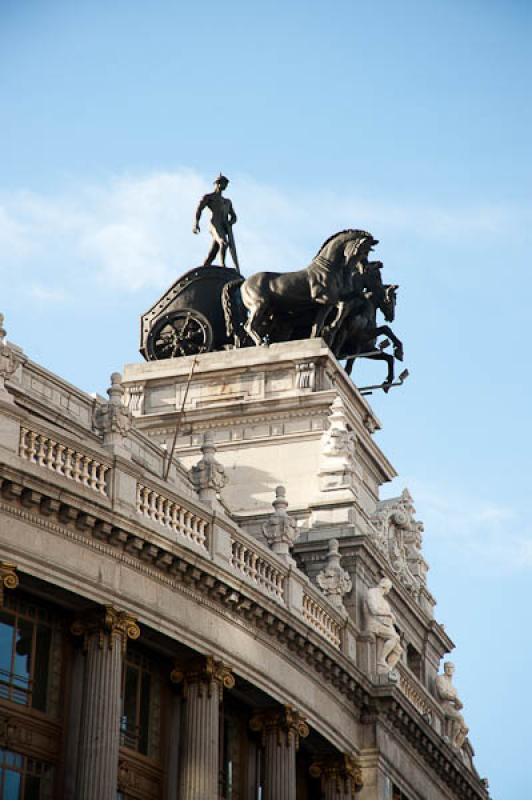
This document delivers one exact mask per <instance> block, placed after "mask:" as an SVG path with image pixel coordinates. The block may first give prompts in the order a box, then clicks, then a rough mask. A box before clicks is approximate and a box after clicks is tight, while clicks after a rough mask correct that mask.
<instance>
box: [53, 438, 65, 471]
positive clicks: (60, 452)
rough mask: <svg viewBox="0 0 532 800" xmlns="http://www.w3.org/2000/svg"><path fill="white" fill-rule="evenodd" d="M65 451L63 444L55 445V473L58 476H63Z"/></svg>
mask: <svg viewBox="0 0 532 800" xmlns="http://www.w3.org/2000/svg"><path fill="white" fill-rule="evenodd" d="M65 450H66V447H65V445H64V444H58V445H57V451H56V457H55V471H56V472H57V473H58V474H59V475H64V474H65V469H64V467H65Z"/></svg>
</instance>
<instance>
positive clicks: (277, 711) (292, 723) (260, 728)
mask: <svg viewBox="0 0 532 800" xmlns="http://www.w3.org/2000/svg"><path fill="white" fill-rule="evenodd" d="M249 727H250V728H251V730H252V731H255V732H262V738H263V743H264V741H265V738H266V734H267V733H269V732H271V731H274V732H275V734H276V736H277V744H278V745H282V744H285V745H286V746H288V745H290V744H292V743H293V744H294V745H295V748H296V750H297V749H298V747H299V740H300V739H306V737H307V736H308V735H309V733H310V729H309V726H308V725H307V721H306V719H305V717H304V716H303V715H302V714H300V712H299V711H296V709H295V708H294V707H293V706H290V705H285V706H283V707H282V708H273V709H268V710H267V711H261V712H259V713H258V714H255V715H254V716H253V717H252V718H251V720H250V722H249Z"/></svg>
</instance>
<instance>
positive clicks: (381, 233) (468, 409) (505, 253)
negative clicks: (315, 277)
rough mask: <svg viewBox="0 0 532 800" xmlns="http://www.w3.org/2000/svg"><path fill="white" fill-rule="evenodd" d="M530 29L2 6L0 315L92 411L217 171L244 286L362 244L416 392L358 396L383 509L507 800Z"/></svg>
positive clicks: (518, 527)
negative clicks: (252, 278) (388, 482)
mask: <svg viewBox="0 0 532 800" xmlns="http://www.w3.org/2000/svg"><path fill="white" fill-rule="evenodd" d="M531 23H532V7H531V6H530V4H529V3H528V2H524V1H523V2H517V1H516V0H507V2H504V3H503V2H501V1H498V0H483V2H480V1H478V2H476V1H475V0H468V2H463V0H462V2H454V0H446V2H443V1H442V2H431V1H430V0H426V1H425V2H409V1H408V0H403V1H402V2H401V3H397V2H373V3H364V4H362V3H358V2H356V0H350V2H343V1H342V0H332V1H331V2H330V3H328V4H325V3H322V2H321V3H318V2H314V0H306V2H301V1H300V0H293V1H292V2H286V1H285V2H283V3H281V2H276V1H274V2H269V3H268V4H258V3H253V2H249V0H248V2H246V3H244V2H240V0H235V1H234V2H233V3H231V4H220V3H213V2H210V0H205V1H204V2H202V3H201V4H197V3H184V2H169V0H166V1H164V0H151V2H150V3H145V2H140V1H138V0H127V2H126V1H125V0H114V2H112V3H109V2H102V1H100V0H91V2H85V0H76V2H75V3H72V2H66V0H63V1H61V0H46V1H45V0H26V1H25V2H20V0H2V2H1V3H0V99H1V103H0V122H1V124H0V152H1V153H2V162H1V183H0V256H1V259H0V277H1V279H2V286H3V291H2V300H1V304H0V305H1V308H0V310H1V311H3V312H4V313H5V314H6V325H7V328H8V334H9V336H10V337H11V338H12V340H13V341H16V342H17V343H19V344H20V345H21V346H23V347H24V349H25V351H26V353H27V354H28V355H29V356H30V357H31V358H34V359H35V360H38V361H40V362H41V363H43V364H44V365H45V366H47V367H48V368H50V369H52V370H54V371H55V372H57V373H59V374H60V375H62V376H64V377H65V378H67V379H69V380H71V381H72V382H73V383H75V384H77V385H79V386H81V387H82V388H83V389H86V390H87V391H95V390H96V391H99V392H103V391H104V390H105V388H106V386H107V384H108V376H109V374H110V373H111V372H112V371H114V370H116V369H120V368H121V366H122V364H124V363H126V362H129V361H134V360H136V359H137V358H138V355H137V347H138V341H137V337H138V317H139V314H140V313H141V312H142V311H144V310H145V309H146V308H147V307H149V306H150V305H151V303H152V302H153V300H154V299H155V298H156V297H157V296H158V295H159V294H160V293H161V291H162V290H164V289H165V288H166V286H167V284H169V283H171V282H172V281H173V280H174V279H175V277H176V276H177V275H178V274H180V273H181V272H183V271H185V270H186V269H188V268H190V267H191V266H194V265H195V264H197V263H200V262H201V260H202V259H203V258H204V256H205V253H206V250H207V247H208V238H207V235H206V233H205V231H203V233H202V235H200V236H199V237H194V236H192V233H191V226H192V219H193V213H194V207H195V204H196V202H197V199H198V198H199V196H200V195H201V193H202V192H203V191H204V190H205V189H207V188H208V186H209V184H210V182H211V181H212V179H213V178H214V176H215V175H216V174H217V173H218V172H219V170H223V171H224V173H225V174H227V175H229V177H230V178H231V181H232V182H231V186H230V190H231V191H230V192H229V194H230V196H231V197H232V199H233V201H234V204H235V207H236V210H237V213H238V215H239V222H238V226H237V228H235V236H236V238H237V245H238V247H239V253H240V258H241V263H242V265H243V268H244V271H245V272H247V273H248V274H249V273H251V272H253V271H257V270H259V269H264V268H272V269H273V268H275V269H280V270H288V269H295V268H297V267H300V266H303V265H304V264H306V263H307V262H308V260H309V258H310V257H311V256H312V255H313V254H314V252H315V250H316V249H317V247H318V246H319V245H320V243H321V242H322V241H323V240H324V239H325V238H326V237H327V236H328V235H329V234H331V233H332V232H334V231H335V230H340V229H342V228H344V227H347V226H349V227H363V228H368V229H369V230H371V231H372V232H373V233H374V235H375V236H376V237H377V238H378V239H380V242H381V244H380V245H379V248H378V255H379V257H380V258H381V259H382V260H383V261H384V263H385V275H386V278H387V280H389V281H390V282H396V283H399V284H400V290H399V304H398V309H397V320H396V323H395V330H396V332H397V333H398V335H399V336H401V338H403V340H404V342H405V352H406V365H407V366H408V368H409V370H410V372H411V378H410V379H409V381H408V383H407V384H406V385H405V387H404V388H402V389H401V390H397V391H395V392H393V393H390V395H389V396H387V397H380V396H376V397H374V398H373V403H374V406H375V408H376V411H377V413H378V414H379V416H380V418H381V420H382V422H383V430H382V431H381V432H380V433H379V434H378V440H379V443H380V445H381V447H382V448H383V449H384V451H385V452H386V453H387V454H388V455H389V457H390V458H391V460H392V462H393V463H394V464H395V466H396V468H397V469H398V471H399V473H400V478H399V479H398V480H397V481H396V482H395V485H394V486H392V487H386V489H385V492H386V494H390V493H397V494H398V493H399V492H400V490H401V489H402V487H403V486H404V485H408V486H409V488H410V490H411V492H412V494H413V495H414V499H415V501H416V507H417V511H418V516H419V518H421V519H423V520H424V522H425V549H426V554H427V557H428V559H429V561H430V563H431V567H432V569H431V572H430V576H429V577H430V585H431V588H432V590H433V592H434V594H435V595H436V597H437V599H438V607H437V616H438V619H439V620H440V621H442V622H444V623H445V625H446V627H447V630H448V631H449V633H450V634H451V636H452V637H453V638H454V640H455V641H456V643H457V649H456V650H455V652H454V653H453V656H452V657H453V660H454V661H455V662H456V664H457V673H456V683H457V685H458V688H459V690H460V693H461V695H462V698H463V700H464V703H465V713H466V718H467V720H468V722H469V724H470V727H471V738H472V741H473V744H474V746H475V748H476V751H477V766H478V769H479V771H480V773H481V774H482V775H488V776H489V778H490V784H491V790H492V794H493V796H494V797H495V798H497V800H521V798H523V797H525V796H528V795H529V794H530V793H531V790H532V779H531V778H530V774H529V768H528V758H529V752H530V744H531V742H530V733H529V724H528V721H529V719H530V713H531V712H532V704H531V701H530V697H529V693H528V692H527V691H526V690H524V688H523V687H526V686H527V684H528V671H529V663H530V657H531V655H532V648H531V647H530V642H529V635H528V630H529V628H530V622H529V619H530V615H529V609H530V608H531V602H530V584H531V577H532V525H531V522H530V519H531V517H532V514H531V512H532V508H531V506H532V502H531V497H530V486H531V479H532V475H531V472H532V470H531V466H530V451H531V444H532V435H531V425H530V394H531V379H530V355H529V351H530V344H529V332H530V325H529V322H530V319H531V314H530V305H531V293H530V252H531V250H532V236H531V228H532V201H531V198H530V187H531V183H532V181H531V179H532V161H531V158H530V142H531V141H532V130H531V128H532V102H531V101H532V97H531V95H532V89H531V87H532V69H531V67H532V55H531V48H530V41H531V35H532V24H531ZM374 378H377V379H379V378H380V367H379V365H374V364H373V365H370V366H367V367H363V368H362V369H361V370H360V372H359V374H358V378H357V380H359V382H365V381H366V380H370V381H371V382H373V379H374ZM516 692H518V695H517V696H516ZM527 790H528V791H527Z"/></svg>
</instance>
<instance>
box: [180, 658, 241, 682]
mask: <svg viewBox="0 0 532 800" xmlns="http://www.w3.org/2000/svg"><path fill="white" fill-rule="evenodd" d="M170 680H171V681H172V683H184V685H185V686H186V685H187V684H190V683H206V684H210V683H211V682H213V681H216V682H217V683H219V684H220V686H222V687H223V688H224V689H232V688H233V686H234V685H235V676H234V675H233V673H232V672H231V667H229V666H228V665H227V664H224V662H223V661H221V660H220V659H217V658H214V656H198V657H197V658H193V659H192V660H191V661H189V662H188V663H187V664H185V665H184V666H183V665H181V664H176V665H175V667H174V669H173V670H172V671H171V673H170Z"/></svg>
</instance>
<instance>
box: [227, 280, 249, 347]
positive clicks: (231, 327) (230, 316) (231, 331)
mask: <svg viewBox="0 0 532 800" xmlns="http://www.w3.org/2000/svg"><path fill="white" fill-rule="evenodd" d="M244 280H245V278H237V279H236V280H234V281H229V282H228V283H226V284H225V285H224V287H223V289H222V308H223V312H224V320H225V332H226V334H227V336H234V335H235V320H234V308H233V297H232V294H233V289H236V288H237V286H241V285H242V284H243V283H244Z"/></svg>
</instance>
